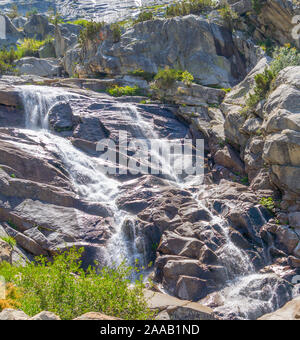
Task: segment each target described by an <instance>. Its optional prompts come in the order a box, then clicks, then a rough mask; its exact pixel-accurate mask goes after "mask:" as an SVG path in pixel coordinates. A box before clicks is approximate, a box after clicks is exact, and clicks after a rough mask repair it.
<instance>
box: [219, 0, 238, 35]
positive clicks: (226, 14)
mask: <svg viewBox="0 0 300 340" xmlns="http://www.w3.org/2000/svg"><path fill="white" fill-rule="evenodd" d="M219 13H220V15H221V17H222V18H223V20H224V22H225V23H226V24H227V25H228V27H229V29H230V30H232V29H233V25H234V22H235V21H237V20H238V18H239V16H238V14H237V13H236V12H235V11H233V10H232V9H231V6H229V5H228V4H226V5H224V6H223V7H222V8H221V9H219Z"/></svg>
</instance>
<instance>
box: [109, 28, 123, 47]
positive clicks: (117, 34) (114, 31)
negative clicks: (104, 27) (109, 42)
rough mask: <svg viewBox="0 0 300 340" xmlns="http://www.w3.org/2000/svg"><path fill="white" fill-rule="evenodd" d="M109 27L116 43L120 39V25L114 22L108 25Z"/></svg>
mask: <svg viewBox="0 0 300 340" xmlns="http://www.w3.org/2000/svg"><path fill="white" fill-rule="evenodd" d="M110 29H111V31H112V34H113V39H114V43H118V42H119V41H120V39H121V33H122V30H121V26H120V25H119V24H118V23H114V24H111V25H110Z"/></svg>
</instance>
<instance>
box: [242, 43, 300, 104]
mask: <svg viewBox="0 0 300 340" xmlns="http://www.w3.org/2000/svg"><path fill="white" fill-rule="evenodd" d="M298 65H300V53H299V51H298V50H297V49H296V48H291V46H290V45H285V46H284V47H280V48H278V47H277V48H276V49H275V50H274V53H273V61H272V62H271V64H270V67H269V68H266V69H265V70H264V72H263V73H259V74H257V75H256V76H255V78H254V79H255V87H254V93H253V94H250V95H249V96H248V98H247V101H246V108H245V109H244V110H247V109H248V108H250V109H253V108H255V107H256V105H257V104H258V103H259V101H261V100H263V99H265V98H266V96H267V95H268V93H269V92H270V91H271V89H272V83H273V81H274V80H275V79H276V78H277V76H278V74H279V72H280V71H282V70H283V69H285V68H286V67H288V66H298Z"/></svg>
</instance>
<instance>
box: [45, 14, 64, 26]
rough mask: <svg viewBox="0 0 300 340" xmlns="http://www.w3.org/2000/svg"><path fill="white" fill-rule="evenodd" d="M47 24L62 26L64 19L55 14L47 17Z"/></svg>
mask: <svg viewBox="0 0 300 340" xmlns="http://www.w3.org/2000/svg"><path fill="white" fill-rule="evenodd" d="M49 22H51V24H53V25H55V26H57V25H58V24H64V23H65V22H64V19H63V18H62V17H61V15H60V14H59V13H56V14H55V15H51V16H49Z"/></svg>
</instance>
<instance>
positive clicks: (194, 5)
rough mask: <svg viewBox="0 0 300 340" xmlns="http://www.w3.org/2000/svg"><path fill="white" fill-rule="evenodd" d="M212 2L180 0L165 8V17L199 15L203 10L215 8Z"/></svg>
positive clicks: (206, 0)
mask: <svg viewBox="0 0 300 340" xmlns="http://www.w3.org/2000/svg"><path fill="white" fill-rule="evenodd" d="M215 5H216V2H215V1H214V0H181V1H178V2H176V3H174V4H171V5H169V6H167V8H166V17H176V16H184V15H188V14H200V13H202V12H204V11H205V10H208V9H211V8H213V7H215Z"/></svg>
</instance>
